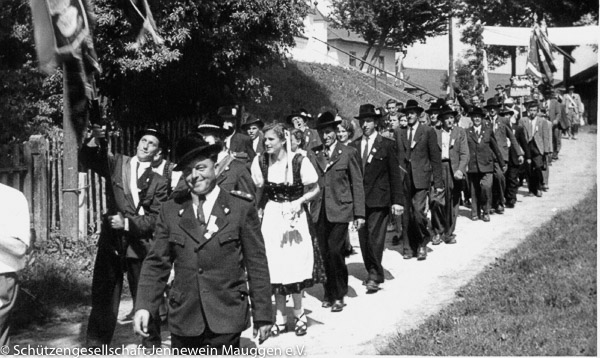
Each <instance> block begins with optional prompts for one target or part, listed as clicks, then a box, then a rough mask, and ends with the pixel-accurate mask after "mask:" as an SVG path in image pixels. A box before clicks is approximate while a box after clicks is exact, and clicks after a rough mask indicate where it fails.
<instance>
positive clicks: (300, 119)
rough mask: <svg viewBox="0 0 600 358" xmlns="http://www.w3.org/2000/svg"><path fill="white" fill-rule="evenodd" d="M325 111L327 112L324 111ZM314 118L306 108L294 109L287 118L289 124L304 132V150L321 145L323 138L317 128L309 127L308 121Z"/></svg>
mask: <svg viewBox="0 0 600 358" xmlns="http://www.w3.org/2000/svg"><path fill="white" fill-rule="evenodd" d="M324 113H325V112H324ZM311 119H313V118H312V116H311V115H310V113H308V111H306V110H305V109H304V108H300V109H299V110H297V111H292V114H290V115H289V116H287V118H286V119H285V120H286V122H287V123H288V125H290V126H293V127H294V128H296V129H299V130H301V131H302V133H304V148H303V149H304V150H306V151H307V152H308V151H310V150H311V149H313V148H314V147H318V146H320V145H321V138H320V137H319V133H318V132H317V131H316V130H315V129H311V128H308V123H307V122H308V121H309V120H311Z"/></svg>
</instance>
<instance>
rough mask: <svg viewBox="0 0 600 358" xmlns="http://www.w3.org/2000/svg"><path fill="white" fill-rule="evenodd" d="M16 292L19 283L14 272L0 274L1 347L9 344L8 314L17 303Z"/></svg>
mask: <svg viewBox="0 0 600 358" xmlns="http://www.w3.org/2000/svg"><path fill="white" fill-rule="evenodd" d="M18 291H19V281H18V280H17V274H16V273H15V272H6V273H2V274H0V345H2V346H6V345H8V343H9V338H10V336H9V332H8V331H9V330H10V312H11V311H12V309H13V307H14V306H15V302H16V301H17V292H18ZM13 353H14V352H13ZM3 354H7V353H3Z"/></svg>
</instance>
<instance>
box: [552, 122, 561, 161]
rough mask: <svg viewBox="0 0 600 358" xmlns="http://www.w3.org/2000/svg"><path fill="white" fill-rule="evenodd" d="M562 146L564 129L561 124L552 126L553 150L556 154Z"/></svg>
mask: <svg viewBox="0 0 600 358" xmlns="http://www.w3.org/2000/svg"><path fill="white" fill-rule="evenodd" d="M561 146H562V130H561V129H560V126H554V127H552V151H553V152H554V154H555V155H558V153H560V148H561Z"/></svg>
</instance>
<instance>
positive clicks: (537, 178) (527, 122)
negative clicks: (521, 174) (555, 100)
mask: <svg viewBox="0 0 600 358" xmlns="http://www.w3.org/2000/svg"><path fill="white" fill-rule="evenodd" d="M525 105H526V106H527V117H524V118H523V120H522V122H523V127H524V128H525V132H526V134H527V141H528V145H529V152H530V155H531V160H530V161H529V163H528V164H529V176H528V178H527V185H528V187H529V194H528V195H529V196H533V195H535V196H537V197H541V196H542V183H543V180H544V179H543V173H542V170H544V168H546V167H547V165H548V163H547V157H548V155H550V154H551V153H552V138H551V137H549V136H548V135H549V133H551V131H550V130H549V128H548V127H549V123H550V122H548V121H547V120H546V119H545V118H544V117H543V116H542V114H541V113H540V108H539V102H538V101H537V100H535V99H529V100H527V101H526V102H525Z"/></svg>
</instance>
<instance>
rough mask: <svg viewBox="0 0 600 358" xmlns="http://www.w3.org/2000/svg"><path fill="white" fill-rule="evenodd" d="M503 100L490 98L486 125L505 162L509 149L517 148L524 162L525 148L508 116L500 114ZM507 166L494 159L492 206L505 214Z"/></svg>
mask: <svg viewBox="0 0 600 358" xmlns="http://www.w3.org/2000/svg"><path fill="white" fill-rule="evenodd" d="M501 103H502V102H498V101H497V100H496V98H495V97H492V98H490V99H488V101H487V103H486V105H485V107H483V108H485V109H486V110H487V111H488V115H487V117H486V120H485V125H486V126H488V127H490V128H491V129H492V130H493V135H494V138H495V139H496V143H497V144H498V148H499V149H500V153H502V159H503V161H504V163H507V162H508V149H509V148H515V149H516V150H517V154H518V156H519V157H520V159H519V161H520V162H521V163H523V150H522V149H521V148H520V146H519V143H517V140H516V139H515V136H514V134H513V132H512V130H511V129H510V119H509V118H508V117H500V116H498V109H499V108H500V105H501ZM505 171H506V167H502V166H500V162H499V161H498V160H497V159H496V160H495V161H494V176H493V178H494V179H493V184H492V203H491V204H492V207H493V208H494V210H495V211H496V213H497V214H504V190H505V189H506V179H505V177H504V172H505Z"/></svg>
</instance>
